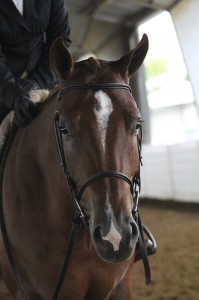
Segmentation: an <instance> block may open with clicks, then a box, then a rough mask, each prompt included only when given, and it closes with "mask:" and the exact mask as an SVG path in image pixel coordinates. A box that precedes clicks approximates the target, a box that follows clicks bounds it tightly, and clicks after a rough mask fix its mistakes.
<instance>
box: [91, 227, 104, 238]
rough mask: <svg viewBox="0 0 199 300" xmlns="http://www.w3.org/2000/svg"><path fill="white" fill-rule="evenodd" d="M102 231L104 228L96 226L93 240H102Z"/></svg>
mask: <svg viewBox="0 0 199 300" xmlns="http://www.w3.org/2000/svg"><path fill="white" fill-rule="evenodd" d="M101 230H102V228H101V226H100V225H97V226H95V229H94V231H93V238H94V240H95V241H99V240H101V239H102V234H101Z"/></svg>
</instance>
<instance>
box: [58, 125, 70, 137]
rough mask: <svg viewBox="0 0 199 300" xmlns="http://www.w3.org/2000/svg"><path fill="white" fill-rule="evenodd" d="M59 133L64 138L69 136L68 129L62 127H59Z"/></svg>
mask: <svg viewBox="0 0 199 300" xmlns="http://www.w3.org/2000/svg"><path fill="white" fill-rule="evenodd" d="M60 131H61V133H62V134H63V135H64V136H69V135H70V133H69V131H68V129H67V128H66V127H64V126H60Z"/></svg>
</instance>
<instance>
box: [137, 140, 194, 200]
mask: <svg viewBox="0 0 199 300" xmlns="http://www.w3.org/2000/svg"><path fill="white" fill-rule="evenodd" d="M142 156H143V167H141V179H142V191H141V197H143V198H152V199H160V200H175V201H185V202H195V203H197V202H198V203H199V141H193V142H189V143H184V144H177V145H169V146H160V147H153V146H151V145H143V149H142Z"/></svg>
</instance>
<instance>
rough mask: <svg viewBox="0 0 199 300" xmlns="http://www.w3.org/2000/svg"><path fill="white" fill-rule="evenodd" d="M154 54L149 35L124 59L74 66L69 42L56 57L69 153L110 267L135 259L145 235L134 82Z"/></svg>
mask: <svg viewBox="0 0 199 300" xmlns="http://www.w3.org/2000/svg"><path fill="white" fill-rule="evenodd" d="M147 50H148V38H147V36H146V35H144V36H143V38H142V40H141V41H140V43H139V44H138V45H137V46H136V47H135V48H134V49H133V50H132V51H130V52H129V53H128V54H126V55H125V56H123V57H122V58H120V59H119V60H117V61H104V60H98V59H94V58H89V59H88V60H83V61H80V62H74V61H73V59H72V57H71V55H70V54H69V52H68V50H67V49H66V47H65V46H64V41H63V38H61V37H59V38H57V40H56V41H55V42H54V44H53V46H52V48H51V52H50V61H51V65H52V68H53V69H54V71H55V72H56V74H57V75H58V76H59V78H60V80H61V82H60V99H59V101H58V102H59V103H58V107H57V110H58V112H59V120H58V127H59V130H60V143H61V145H62V147H63V148H62V152H63V153H62V155H63V157H64V160H65V162H66V165H67V172H68V173H69V174H70V177H71V179H72V181H73V183H74V185H75V187H76V189H77V193H79V204H80V206H81V208H82V210H83V211H84V213H85V214H86V216H87V218H88V224H89V229H90V235H91V240H92V243H93V245H94V247H95V249H96V251H97V253H98V255H99V256H100V257H101V258H102V259H103V260H105V261H107V262H117V261H121V260H126V259H128V258H130V257H131V256H132V254H133V252H134V249H135V246H136V243H137V240H138V235H139V232H138V227H137V224H136V222H135V219H134V217H133V215H132V210H133V207H134V199H133V196H132V186H131V182H133V181H134V178H135V177H136V176H137V174H138V172H139V164H140V158H139V151H138V139H137V136H138V134H139V128H140V122H141V116H140V113H139V110H138V108H137V105H136V102H135V100H134V98H133V96H132V94H131V91H130V88H129V87H128V83H129V78H130V77H131V76H132V75H133V74H134V73H135V72H136V71H137V69H138V68H139V67H140V65H141V64H142V62H143V60H144V58H145V55H146V53H147Z"/></svg>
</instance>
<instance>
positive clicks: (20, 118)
mask: <svg viewBox="0 0 199 300" xmlns="http://www.w3.org/2000/svg"><path fill="white" fill-rule="evenodd" d="M37 113H38V107H37V106H36V105H35V104H34V103H33V102H32V101H30V100H29V98H28V96H26V95H25V96H24V95H23V96H20V97H17V98H16V99H15V103H14V120H15V123H16V124H17V126H19V127H25V126H26V125H28V124H29V123H30V122H31V121H32V120H33V119H34V118H35V117H36V115H37Z"/></svg>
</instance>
